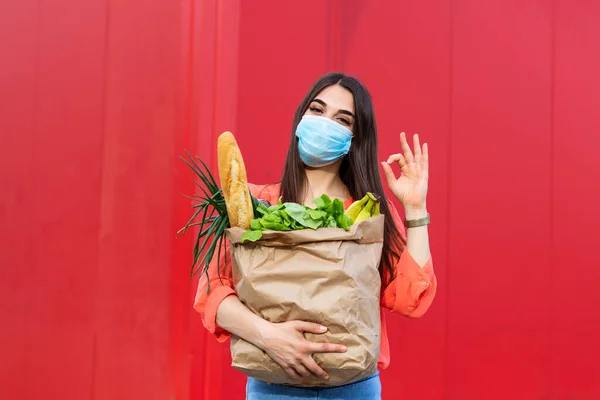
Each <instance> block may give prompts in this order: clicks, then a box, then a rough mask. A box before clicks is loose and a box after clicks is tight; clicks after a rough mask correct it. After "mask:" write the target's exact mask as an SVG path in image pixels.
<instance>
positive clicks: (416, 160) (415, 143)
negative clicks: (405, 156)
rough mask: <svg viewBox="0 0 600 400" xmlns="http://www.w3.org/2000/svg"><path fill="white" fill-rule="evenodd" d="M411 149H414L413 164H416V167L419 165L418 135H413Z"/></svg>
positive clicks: (419, 146)
mask: <svg viewBox="0 0 600 400" xmlns="http://www.w3.org/2000/svg"><path fill="white" fill-rule="evenodd" d="M413 148H414V152H415V162H416V163H417V165H419V164H420V163H421V156H422V153H421V143H420V142H419V135H418V134H416V133H415V134H414V135H413Z"/></svg>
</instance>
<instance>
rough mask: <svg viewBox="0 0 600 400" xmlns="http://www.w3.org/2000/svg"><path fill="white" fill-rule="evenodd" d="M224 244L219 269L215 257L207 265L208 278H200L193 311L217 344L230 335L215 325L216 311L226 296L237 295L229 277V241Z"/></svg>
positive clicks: (204, 276)
mask: <svg viewBox="0 0 600 400" xmlns="http://www.w3.org/2000/svg"><path fill="white" fill-rule="evenodd" d="M224 243H225V246H224V248H222V249H221V254H220V257H219V263H218V264H219V268H218V269H217V257H215V258H213V260H212V261H211V263H210V264H209V267H208V276H207V274H202V275H201V276H200V280H199V282H198V289H197V291H196V298H195V299H194V309H195V310H196V311H198V312H199V313H200V316H201V318H202V323H203V324H204V327H205V328H206V329H207V330H208V331H209V332H210V333H212V334H214V335H215V336H216V337H217V340H218V341H219V342H224V341H225V340H227V338H228V337H229V336H231V334H230V333H229V332H227V331H225V330H224V329H222V328H221V327H219V326H218V325H217V310H218V309H219V305H220V304H221V302H222V301H223V300H224V299H225V298H226V297H227V296H231V295H237V294H236V292H235V289H234V287H235V286H234V284H233V277H232V275H231V255H230V254H229V241H228V240H225V241H224ZM209 285H210V291H209V290H208V289H209Z"/></svg>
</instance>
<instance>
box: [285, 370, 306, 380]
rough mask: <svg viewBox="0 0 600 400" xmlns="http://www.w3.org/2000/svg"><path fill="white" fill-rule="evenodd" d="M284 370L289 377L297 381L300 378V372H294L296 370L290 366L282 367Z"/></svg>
mask: <svg viewBox="0 0 600 400" xmlns="http://www.w3.org/2000/svg"><path fill="white" fill-rule="evenodd" d="M283 370H284V371H285V373H286V374H288V375H289V376H290V377H291V378H293V379H297V380H299V381H301V380H302V377H301V376H300V374H298V372H296V370H295V369H294V368H292V367H286V368H284V369H283Z"/></svg>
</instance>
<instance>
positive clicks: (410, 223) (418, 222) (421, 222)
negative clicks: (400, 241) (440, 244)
mask: <svg viewBox="0 0 600 400" xmlns="http://www.w3.org/2000/svg"><path fill="white" fill-rule="evenodd" d="M430 222H431V218H430V217H429V213H427V215H426V216H425V217H423V218H419V219H410V220H409V219H405V220H404V226H406V227H407V228H418V227H419V226H425V225H429V223H430Z"/></svg>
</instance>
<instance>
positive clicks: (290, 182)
mask: <svg viewBox="0 0 600 400" xmlns="http://www.w3.org/2000/svg"><path fill="white" fill-rule="evenodd" d="M331 85H340V86H341V87H343V88H345V89H346V90H348V91H350V93H352V95H353V97H354V110H355V114H356V117H355V125H354V138H353V139H352V146H351V147H350V152H349V153H348V155H347V156H346V157H344V160H343V161H342V165H341V166H340V178H341V179H342V182H344V184H345V185H346V187H347V188H348V191H349V192H350V195H351V196H352V198H353V199H355V200H358V199H361V198H363V196H365V195H366V194H367V192H371V193H375V194H377V195H379V196H380V197H381V213H382V214H384V215H385V216H386V218H385V228H384V241H383V254H382V258H381V263H380V265H379V272H380V274H382V276H383V268H386V269H387V270H388V271H389V272H390V275H391V276H393V267H394V259H396V260H397V259H398V258H399V257H400V254H401V252H402V251H403V250H404V245H405V243H404V241H403V240H402V239H401V237H400V232H399V231H398V227H397V226H396V224H395V223H394V221H393V219H392V218H391V216H390V207H389V205H388V202H387V199H386V197H385V192H384V189H383V184H382V183H381V176H380V174H379V162H378V154H377V125H376V123H375V112H374V110H373V102H372V101H371V95H370V94H369V92H368V91H367V89H366V88H365V87H364V86H363V85H362V84H361V83H360V82H359V81H358V80H357V79H355V78H353V77H351V76H347V75H344V74H341V73H330V74H326V75H324V76H322V77H321V78H319V80H317V81H316V82H315V83H314V84H313V86H312V88H311V89H310V91H309V92H308V94H307V95H306V97H304V99H303V100H302V102H301V103H300V105H299V106H298V109H297V110H296V114H295V115H294V121H293V125H292V136H291V140H290V146H289V149H288V154H287V159H286V162H285V168H284V172H283V178H282V180H281V195H282V196H283V200H284V201H291V202H296V203H300V202H302V201H303V198H304V197H303V196H304V194H305V188H306V185H307V178H306V173H305V171H304V163H303V162H302V159H301V158H300V154H299V153H298V139H297V138H296V127H297V126H298V123H299V122H300V120H301V119H302V116H303V115H304V113H305V112H306V110H307V109H308V107H309V106H310V103H311V102H312V101H313V100H314V99H315V97H316V96H317V95H318V94H319V93H320V92H321V91H322V90H323V89H325V88H326V87H328V86H331Z"/></svg>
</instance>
